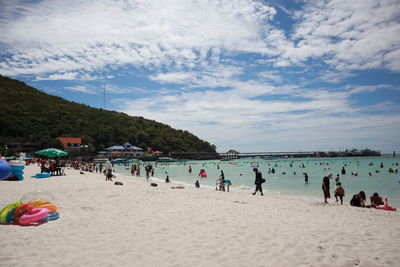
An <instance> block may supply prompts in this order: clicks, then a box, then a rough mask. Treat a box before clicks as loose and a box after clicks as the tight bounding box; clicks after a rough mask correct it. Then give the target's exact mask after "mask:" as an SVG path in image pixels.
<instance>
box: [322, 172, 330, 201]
mask: <svg viewBox="0 0 400 267" xmlns="http://www.w3.org/2000/svg"><path fill="white" fill-rule="evenodd" d="M331 178H332V173H330V174H328V175H327V176H325V177H324V179H322V191H323V192H324V199H325V203H328V198H331V193H330V192H329V183H330V180H329V179H331Z"/></svg>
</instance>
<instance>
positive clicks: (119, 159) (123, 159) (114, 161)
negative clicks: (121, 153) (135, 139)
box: [111, 158, 130, 164]
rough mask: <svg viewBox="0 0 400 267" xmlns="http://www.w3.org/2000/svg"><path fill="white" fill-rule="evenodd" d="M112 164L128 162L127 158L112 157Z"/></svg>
mask: <svg viewBox="0 0 400 267" xmlns="http://www.w3.org/2000/svg"><path fill="white" fill-rule="evenodd" d="M111 163H112V164H129V163H130V162H129V159H127V158H118V159H112V160H111Z"/></svg>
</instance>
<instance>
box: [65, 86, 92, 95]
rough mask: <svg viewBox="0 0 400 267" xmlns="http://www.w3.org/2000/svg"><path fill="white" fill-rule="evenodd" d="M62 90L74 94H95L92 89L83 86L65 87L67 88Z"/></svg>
mask: <svg viewBox="0 0 400 267" xmlns="http://www.w3.org/2000/svg"><path fill="white" fill-rule="evenodd" d="M64 89H66V90H68V91H75V92H80V93H85V94H96V91H95V90H93V88H89V87H87V86H84V85H76V86H67V87H64Z"/></svg>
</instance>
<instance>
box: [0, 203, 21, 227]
mask: <svg viewBox="0 0 400 267" xmlns="http://www.w3.org/2000/svg"><path fill="white" fill-rule="evenodd" d="M21 205H22V202H21V201H19V200H17V201H14V202H11V203H9V204H8V205H7V206H5V207H4V208H3V209H2V210H1V211H0V223H1V224H6V223H9V222H11V221H12V220H13V218H14V212H15V210H16V209H17V208H18V207H19V206H21Z"/></svg>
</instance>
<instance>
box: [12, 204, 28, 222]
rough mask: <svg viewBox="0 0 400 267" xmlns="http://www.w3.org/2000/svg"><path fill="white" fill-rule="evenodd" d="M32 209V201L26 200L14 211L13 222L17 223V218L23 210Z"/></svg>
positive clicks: (23, 212) (22, 213)
mask: <svg viewBox="0 0 400 267" xmlns="http://www.w3.org/2000/svg"><path fill="white" fill-rule="evenodd" d="M32 210H33V205H32V202H26V203H24V204H22V205H20V206H19V207H18V208H17V209H16V210H15V212H14V223H16V224H18V223H19V219H20V218H21V217H22V215H24V214H25V212H31V211H32Z"/></svg>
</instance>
